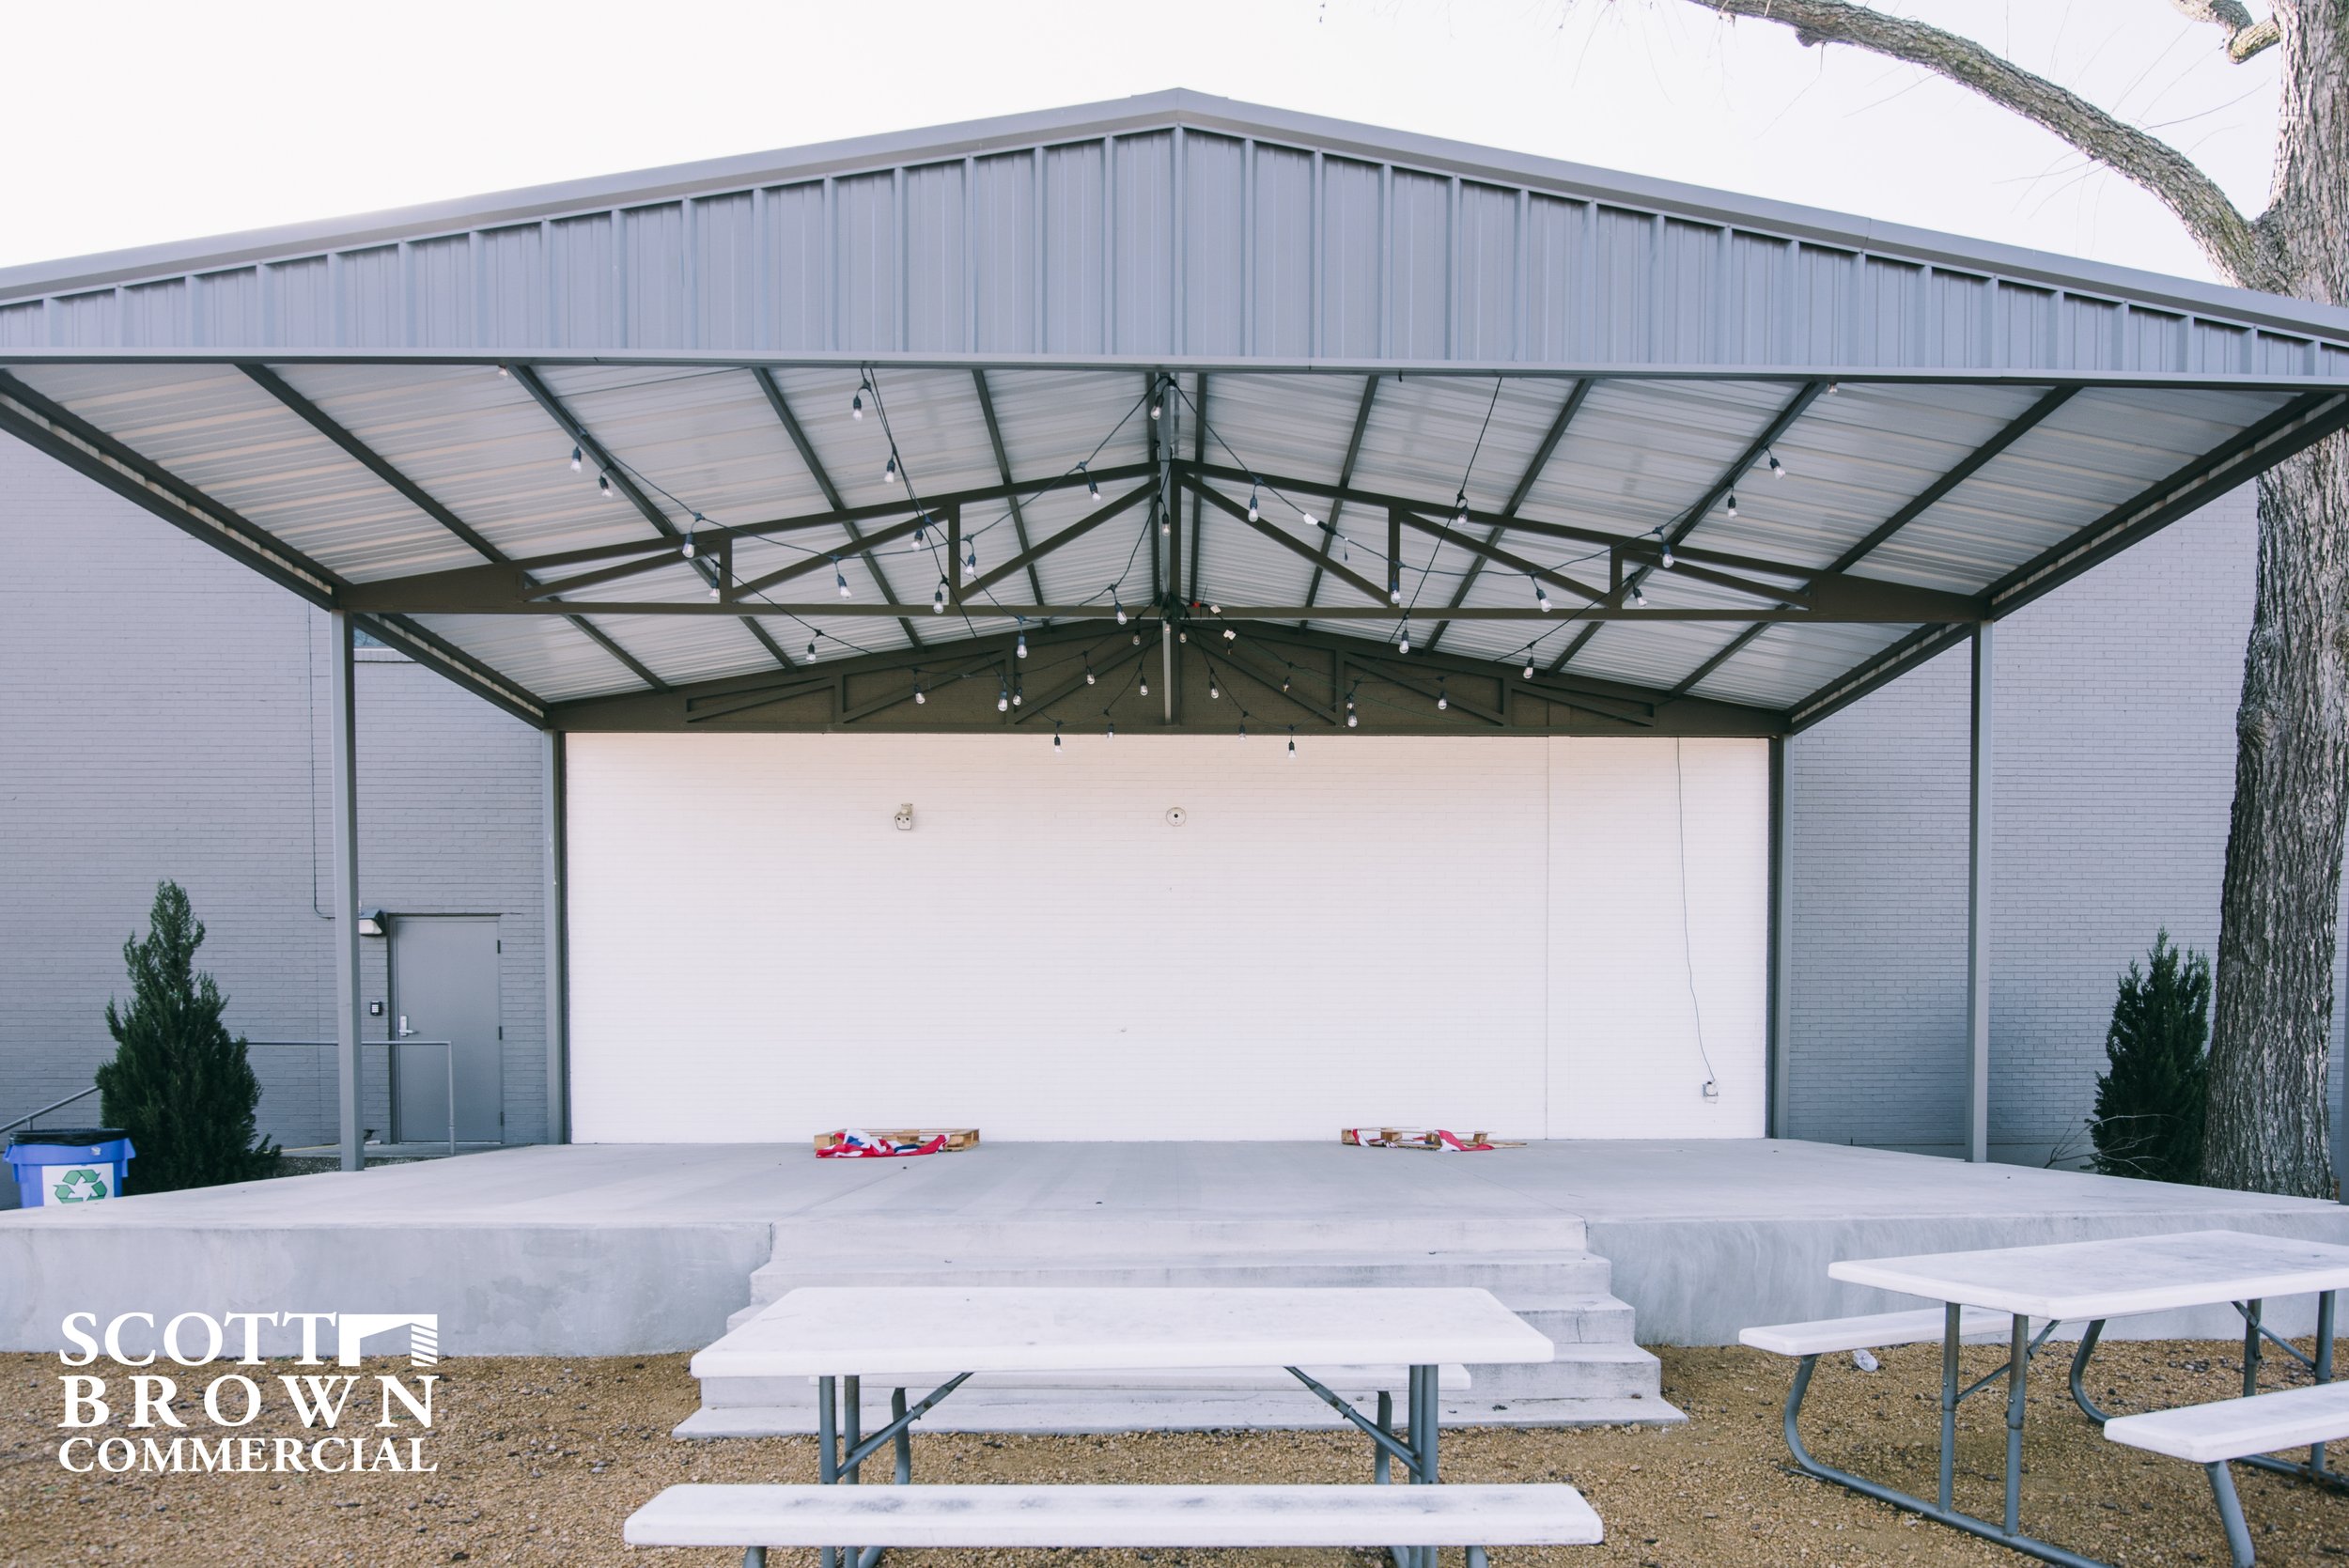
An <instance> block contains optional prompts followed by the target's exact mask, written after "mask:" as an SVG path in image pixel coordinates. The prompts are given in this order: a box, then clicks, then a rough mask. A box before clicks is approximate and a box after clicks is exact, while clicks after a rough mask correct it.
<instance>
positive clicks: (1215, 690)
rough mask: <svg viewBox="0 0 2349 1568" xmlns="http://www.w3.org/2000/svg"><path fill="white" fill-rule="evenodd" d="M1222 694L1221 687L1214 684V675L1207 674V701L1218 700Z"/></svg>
mask: <svg viewBox="0 0 2349 1568" xmlns="http://www.w3.org/2000/svg"><path fill="white" fill-rule="evenodd" d="M1222 696H1223V688H1222V687H1221V686H1219V685H1217V684H1216V681H1215V677H1214V676H1213V675H1209V676H1208V677H1207V699H1208V701H1210V702H1215V701H1220V700H1221V698H1222Z"/></svg>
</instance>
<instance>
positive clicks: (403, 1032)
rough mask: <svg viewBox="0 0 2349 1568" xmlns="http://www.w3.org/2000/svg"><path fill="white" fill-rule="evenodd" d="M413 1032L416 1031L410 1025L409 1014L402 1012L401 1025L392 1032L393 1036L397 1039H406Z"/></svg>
mask: <svg viewBox="0 0 2349 1568" xmlns="http://www.w3.org/2000/svg"><path fill="white" fill-rule="evenodd" d="M413 1033H415V1031H414V1030H412V1029H411V1028H409V1027H408V1015H407V1014H405V1013H402V1014H401V1015H400V1016H399V1027H398V1028H397V1029H396V1030H394V1031H393V1032H392V1038H393V1039H395V1040H405V1039H407V1038H408V1037H409V1036H410V1035H412V1034H413Z"/></svg>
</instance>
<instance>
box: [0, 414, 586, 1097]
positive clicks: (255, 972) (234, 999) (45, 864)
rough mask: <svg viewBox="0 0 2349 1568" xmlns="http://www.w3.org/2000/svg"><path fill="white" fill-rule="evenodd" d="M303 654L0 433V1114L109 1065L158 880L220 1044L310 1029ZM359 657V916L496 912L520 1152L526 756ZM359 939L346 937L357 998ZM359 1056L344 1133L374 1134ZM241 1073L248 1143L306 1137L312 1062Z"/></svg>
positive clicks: (317, 688) (295, 1051) (130, 522)
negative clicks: (117, 1000) (129, 962)
mask: <svg viewBox="0 0 2349 1568" xmlns="http://www.w3.org/2000/svg"><path fill="white" fill-rule="evenodd" d="M327 638H328V628H327V624H326V619H325V617H324V616H323V615H322V614H321V613H319V612H317V611H314V610H312V609H311V608H310V607H309V606H307V605H305V604H303V602H302V601H301V600H299V599H297V598H294V597H293V596H292V595H290V594H288V593H286V592H285V591H283V590H281V589H279V588H276V587H274V586H272V585H271V584H269V583H267V582H263V581H261V580H260V579H258V578H257V577H255V576H254V575H252V574H251V573H250V572H248V571H246V570H244V569H243V568H242V567H238V566H236V565H234V564H232V563H231V562H229V561H228V560H226V558H225V557H223V556H221V555H219V554H217V553H216V552H214V551H211V550H210V549H209V548H207V547H205V546H204V545H202V544H200V543H198V542H196V541H194V540H193V539H190V538H188V537H186V536H184V535H181V534H180V533H179V532H178V531H177V530H175V529H173V528H171V527H169V526H168V525H166V524H165V523H163V522H162V521H161V520H157V519H155V518H153V517H151V516H149V515H148V514H147V513H145V512H143V511H141V510H139V509H138V508H136V507H133V506H132V505H130V504H129V503H128V502H125V501H122V500H120V499H119V498H117V497H116V496H114V495H111V494H109V493H108V492H106V491H105V490H103V489H100V488H99V487H97V486H96V485H93V484H91V483H89V482H88V481H87V480H85V479H83V478H82V477H80V476H79V475H77V474H72V473H71V472H70V471H69V470H67V469H65V468H63V467H61V466H59V465H57V464H55V463H54V462H52V461H50V460H49V459H48V458H44V457H41V456H39V454H37V453H34V452H32V451H31V450H30V449H28V448H26V447H24V446H22V445H20V444H19V443H17V442H14V441H10V440H6V439H0V737H4V738H0V998H5V999H6V1000H5V1005H0V1120H9V1119H13V1118H14V1117H16V1116H18V1115H21V1114H23V1113H24V1112H27V1111H30V1110H35V1109H36V1108H38V1107H39V1106H42V1105H45V1104H47V1103H49V1102H50V1101H52V1100H54V1099H57V1098H59V1097H61V1096H63V1095H65V1094H71V1093H72V1092H73V1091H74V1090H76V1089H81V1088H86V1087H87V1086H88V1084H89V1082H90V1075H91V1073H92V1072H93V1070H94V1069H95V1068H96V1067H97V1065H98V1063H101V1062H102V1061H104V1060H105V1059H106V1058H107V1057H108V1056H110V1055H111V1054H112V1052H113V1042H112V1041H111V1040H110V1039H109V1037H108V1036H107V1033H106V1029H105V1020H104V1008H105V1004H106V1001H107V999H108V998H109V997H113V996H120V995H123V994H125V990H126V986H125V982H124V978H123V969H122V960H121V946H122V941H123V939H124V938H125V937H126V936H129V935H131V934H132V932H134V931H143V930H144V929H145V918H146V914H147V910H148V905H149V903H150V902H151V900H152V898H153V894H154V888H155V883H156V881H157V880H158V879H159V878H162V877H176V878H177V879H178V880H179V881H180V882H181V883H182V885H184V886H185V887H186V888H187V889H188V891H189V893H190V895H191V897H192V898H193V899H194V904H195V908H196V912H197V914H198V916H199V917H200V918H201V919H202V920H203V921H204V922H205V924H206V927H207V930H208V933H209V936H208V939H207V940H206V942H205V944H204V946H203V948H202V949H201V950H200V952H199V954H198V961H199V963H200V965H201V966H202V967H204V968H206V969H209V970H211V971H212V972H213V973H214V974H215V975H216V976H217V978H218V979H219V981H220V984H221V986H222V988H223V989H224V990H226V991H227V992H228V993H229V998H230V1001H229V1010H228V1017H229V1020H230V1022H231V1024H232V1025H233V1026H234V1027H235V1028H237V1029H238V1030H240V1031H241V1032H244V1033H246V1034H247V1035H249V1036H250V1037H252V1038H253V1039H255V1040H257V1041H259V1040H275V1041H319V1040H323V1039H326V1038H328V1037H330V1036H331V1034H332V1032H333V1007H334V970H333V955H332V953H333V950H332V924H331V922H330V921H329V920H328V918H327V917H326V914H325V912H324V911H325V910H326V909H327V908H328V906H329V905H330V904H331V902H332V896H333V893H332V890H333V864H332V861H331V846H332V821H331V818H330V816H329V815H328V813H329V804H328V785H327V779H328V773H329V762H328V744H329V742H328V725H329V713H330V703H331V692H330V690H329V686H328V678H329V644H328V641H327ZM361 660H362V662H361V665H360V668H359V671H358V692H359V714H360V841H361V877H360V883H361V894H362V899H363V902H364V903H366V904H368V905H374V906H381V907H382V908H388V909H394V910H409V911H414V912H428V911H446V912H479V913H495V914H498V915H499V916H500V930H501V934H502V936H503V938H504V939H505V941H506V955H505V967H504V971H503V982H504V992H505V998H504V1004H505V1023H506V1044H507V1048H508V1069H507V1072H506V1130H507V1135H508V1137H509V1139H510V1140H512V1141H529V1140H532V1139H535V1138H537V1137H539V1136H542V1134H543V1131H544V1128H545V1125H546V1107H545V1073H544V1071H543V1069H542V1067H541V1065H540V1063H542V1061H543V1052H544V1021H543V1015H544V1011H545V988H544V985H543V982H542V979H541V976H542V973H543V952H544V937H543V931H542V923H541V904H542V900H543V893H542V886H541V869H540V860H539V822H540V819H541V802H540V790H541V773H540V746H541V740H540V737H538V736H537V734H536V732H534V731H532V730H530V729H529V728H527V727H526V726H524V725H522V724H521V723H519V722H515V721H514V720H512V719H509V718H507V717H506V715H504V714H502V713H500V712H498V711H497V710H496V709H494V708H492V707H490V706H488V705H487V704H484V703H481V702H479V701H478V700H476V699H474V698H473V697H470V696H468V695H466V694H464V693H463V692H460V691H458V690H457V689H456V688H454V687H452V686H450V685H449V684H448V683H447V682H446V681H444V680H443V679H441V678H440V677H439V676H437V675H432V674H430V673H429V672H428V671H426V670H424V669H422V668H420V667H418V666H416V665H415V664H413V663H412V662H410V661H408V660H405V659H401V658H399V657H397V656H396V655H392V654H389V653H384V652H367V651H363V652H362V654H361ZM385 945H386V944H385V943H383V942H381V941H374V940H370V941H367V942H365V943H363V945H362V952H363V954H364V955H365V959H364V961H365V965H366V995H368V996H371V997H380V996H382V995H383V994H384V948H385ZM367 1023H368V1026H369V1038H371V1039H372V1038H380V1037H381V1023H382V1020H378V1019H374V1018H370V1019H368V1020H367ZM366 1054H367V1059H368V1063H367V1064H368V1071H367V1080H368V1085H369V1091H370V1092H369V1095H368V1101H367V1106H366V1120H367V1122H368V1124H369V1125H370V1126H375V1127H377V1128H379V1129H387V1128H388V1126H389V1119H388V1111H387V1109H386V1100H385V1096H384V1093H383V1090H384V1073H383V1065H382V1057H381V1050H380V1048H379V1049H378V1050H375V1051H370V1052H368V1053H366ZM252 1059H253V1062H254V1065H255V1070H256V1072H257V1074H258V1075H259V1076H260V1078H261V1080H262V1084H263V1091H264V1093H263V1103H262V1121H263V1125H264V1127H265V1129H266V1130H268V1131H270V1132H271V1133H272V1134H273V1135H274V1136H277V1137H278V1138H279V1139H280V1140H281V1141H289V1142H303V1141H317V1140H319V1138H321V1137H325V1136H331V1131H332V1127H333V1115H334V1084H333V1071H332V1053H331V1051H329V1050H326V1049H323V1048H318V1047H315V1046H293V1047H288V1046H263V1045H256V1046H255V1047H254V1048H253V1050H252ZM517 1063H519V1065H517ZM96 1113H97V1112H96V1101H95V1099H94V1098H93V1099H91V1100H89V1101H85V1102H83V1103H82V1104H80V1105H78V1106H76V1107H74V1108H72V1114H74V1115H76V1116H77V1117H81V1118H88V1117H94V1116H95V1115H96Z"/></svg>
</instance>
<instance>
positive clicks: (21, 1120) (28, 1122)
mask: <svg viewBox="0 0 2349 1568" xmlns="http://www.w3.org/2000/svg"><path fill="white" fill-rule="evenodd" d="M97 1093H98V1085H96V1084H95V1083H93V1084H91V1085H90V1086H89V1087H88V1088H86V1089H82V1090H77V1091H75V1092H74V1093H73V1094H68V1095H67V1096H66V1097H65V1098H64V1099H61V1100H58V1101H57V1102H56V1103H54V1105H44V1106H42V1107H41V1108H40V1109H39V1110H36V1111H34V1112H33V1113H32V1114H31V1115H30V1116H19V1117H18V1118H17V1119H16V1120H15V1121H13V1122H8V1123H6V1124H0V1132H14V1131H15V1130H16V1129H17V1128H19V1127H29V1126H32V1125H33V1124H34V1123H35V1122H38V1121H39V1120H40V1119H41V1118H42V1117H43V1116H46V1115H48V1114H49V1113H50V1112H51V1111H53V1110H64V1109H65V1108H66V1107H67V1106H70V1105H71V1104H72V1103H73V1102H74V1101H75V1100H86V1099H88V1098H89V1097H90V1096H91V1095H92V1094H97Z"/></svg>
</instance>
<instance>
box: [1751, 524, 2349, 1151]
mask: <svg viewBox="0 0 2349 1568" xmlns="http://www.w3.org/2000/svg"><path fill="white" fill-rule="evenodd" d="M2255 531H2256V520H2255V519H2254V516H2253V510H2252V497H2251V492H2250V491H2249V490H2248V489H2245V490H2242V491H2239V492H2237V493H2235V494H2233V495H2231V496H2229V497H2228V498H2226V499H2225V500H2224V501H2221V502H2219V503H2217V504H2216V505H2211V506H2209V507H2206V508H2204V509H2203V510H2202V511H2201V512H2199V513H2197V514H2196V515H2194V516H2193V517H2191V518H2188V519H2186V520H2184V521H2182V522H2179V523H2177V524H2175V525H2173V526H2172V527H2170V528H2169V529H2167V530H2165V531H2164V532H2162V533H2161V534H2158V535H2156V536H2154V537H2153V538H2151V539H2149V540H2146V541H2145V542H2143V543H2141V544H2139V545H2138V546H2137V547H2136V548H2135V549H2133V550H2131V551H2127V552H2126V553H2124V554H2123V555H2122V556H2120V557H2119V558H2117V559H2115V560H2113V561H2110V562H2108V563H2107V564H2106V565H2104V566H2102V567H2098V568H2097V569H2096V570H2095V571H2094V572H2092V573H2091V574H2089V575H2088V576H2086V577H2083V578H2081V579H2079V580H2078V581H2077V582H2073V583H2071V584H2069V585H2067V586H2066V587H2064V588H2063V589H2061V590H2060V591H2058V592H2057V593H2054V594H2051V595H2049V596H2048V597H2047V598H2044V599H2041V600H2040V601H2039V602H2037V603H2036V604H2033V605H2031V606H2030V607H2028V608H2027V609H2025V610H2023V611H2021V612H2019V613H2016V614H2015V615H2014V616H2011V617H2010V618H2008V619H2007V620H2005V621H2003V622H2001V623H2000V624H1999V628H1998V631H1997V634H1996V643H1995V650H1996V651H1995V672H1994V675H1995V680H1996V683H1997V685H1996V691H1997V715H1996V721H1995V728H1996V750H1995V763H1994V769H1993V782H1994V790H1995V795H1994V801H1995V810H1996V813H1997V816H1996V822H1995V831H1994V835H1993V844H1994V847H1995V854H1996V860H1995V862H1994V868H1993V883H1992V902H1991V921H1992V934H1991V964H1992V979H1991V1022H1990V1036H1991V1099H1990V1141H1991V1144H1992V1149H1993V1153H1994V1155H1996V1156H1997V1157H2001V1158H2009V1159H2019V1160H2025V1161H2028V1162H2030V1163H2034V1164H2035V1163H2038V1162H2039V1161H2041V1160H2043V1159H2045V1158H2046V1157H2047V1155H2048V1153H2049V1151H2050V1149H2051V1148H2052V1147H2053V1146H2055V1145H2058V1144H2060V1143H2061V1142H2062V1141H2064V1140H2065V1139H2066V1138H2067V1136H2074V1135H2076V1133H2077V1128H2078V1126H2079V1123H2080V1119H2081V1118H2082V1117H2083V1116H2084V1115H2085V1114H2086V1112H2087V1108H2088V1105H2089V1101H2090V1097H2091V1095H2092V1094H2093V1092H2094V1085H2095V1079H2096V1075H2097V1073H2098V1072H2099V1071H2100V1070H2102V1067H2103V1065H2104V1032H2105V1025H2106V1022H2107V1020H2108V1017H2110V1014H2111V1009H2112V1000H2113V986H2114V983H2115V981H2116V980H2117V978H2118V977H2119V975H2120V973H2121V970H2123V968H2124V967H2125V966H2126V964H2127V963H2128V961H2129V959H2130V958H2131V957H2132V956H2134V955H2139V954H2142V953H2143V952H2144V951H2145V950H2146V949H2147V948H2148V947H2150V946H2151V945H2152V943H2153V939H2154V934H2155V931H2156V930H2157V929H2159V928H2160V927H2162V926H2163V925H2167V926H2168V927H2169V929H2170V936H2171V937H2172V938H2173V939H2176V940H2177V941H2179V942H2182V943H2184V944H2186V945H2188V946H2191V947H2197V948H2200V949H2201V950H2203V951H2204V952H2215V950H2216V946H2217V938H2218V891H2219V880H2220V875H2221V872H2222V870H2223V866H2224V862H2225V856H2226V847H2227V817H2228V806H2229V802H2230V800H2231V798H2232V793H2233V771H2234V736H2233V730H2234V724H2233V720H2234V709H2235V699H2236V695H2237V691H2238V688H2239V686H2240V683H2241V678H2242V666H2243V644H2244V639H2245V636H2246V634H2247V633H2248V630H2249V627H2250V613H2251V586H2252V569H2253V565H2254V553H2255ZM1969 685H1970V674H1969V655H1968V651H1967V650H1966V649H1965V648H1963V647H1960V648H1957V649H1953V650H1952V651H1951V652H1950V653H1948V654H1945V655H1943V656H1942V657H1941V658H1940V659H1938V660H1935V661H1934V662H1933V663H1932V664H1930V665H1928V666H1926V667H1925V668H1923V669H1921V670H1918V671H1916V672H1914V673H1912V674H1910V675H1906V676H1905V677H1904V678H1902V679H1901V680H1899V681H1897V682H1895V683H1893V684H1892V685H1890V686H1889V687H1887V688H1885V689H1884V690H1883V691H1878V692H1876V693H1875V694H1874V695H1872V696H1870V697H1868V698H1866V699H1865V700H1864V701H1861V702H1859V703H1857V704H1854V705H1853V706H1851V707H1849V708H1847V709H1845V710H1844V711H1843V712H1842V713H1839V714H1837V715H1835V716H1834V717H1833V718H1831V719H1829V720H1828V721H1827V722H1824V723H1822V724H1820V725H1818V726H1817V727H1815V728H1813V729H1812V730H1810V731H1808V732H1806V733H1805V734H1803V735H1801V736H1798V737H1796V738H1795V739H1794V741H1793V742H1792V743H1791V744H1790V747H1789V751H1788V757H1787V799H1788V805H1789V813H1790V815H1789V818H1788V833H1789V840H1790V844H1789V857H1788V858H1789V861H1790V863H1791V865H1792V872H1793V877H1794V888H1793V894H1794V910H1795V913H1794V923H1793V924H1794V929H1793V933H1792V941H1793V948H1792V953H1793V973H1792V986H1791V989H1792V997H1791V1003H1792V1017H1791V1030H1790V1032H1791V1041H1790V1048H1791V1051H1792V1061H1791V1069H1792V1075H1793V1093H1792V1095H1791V1111H1792V1114H1791V1116H1790V1118H1789V1120H1788V1124H1787V1130H1788V1131H1789V1132H1790V1133H1792V1134H1793V1135H1794V1136H1796V1137H1800V1138H1815V1139H1823V1140H1827V1141H1834V1142H1843V1141H1852V1142H1858V1143H1874V1144H1883V1145H1889V1146H1893V1147H1899V1148H1910V1149H1920V1150H1932V1151H1935V1152H1939V1153H1955V1152H1958V1151H1959V1150H1960V1149H1961V1148H1962V1147H1963V1139H1964V1128H1965V1115H1966V1103H1965V1096H1966V1076H1965V1075H1966V1038H1965V1029H1966V993H1965V985H1966V848H1967V828H1966V810H1967V753H1968V696H1969ZM2335 1013H2336V1018H2337V1020H2338V1017H2339V1013H2340V1009H2339V1008H2338V1007H2336V1009H2335ZM2340 1036H2341V1030H2340V1025H2339V1023H2338V1021H2336V1024H2335V1040H2334V1058H2335V1060H2334V1066H2333V1075H2334V1083H2335V1094H2336V1105H2338V1103H2339V1101H2338V1094H2339V1084H2340V1080H2341V1060H2340V1059H2341V1037H2340ZM2335 1119H2336V1123H2338V1121H2339V1116H2338V1112H2336V1118H2335ZM2076 1141H2077V1140H2076Z"/></svg>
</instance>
